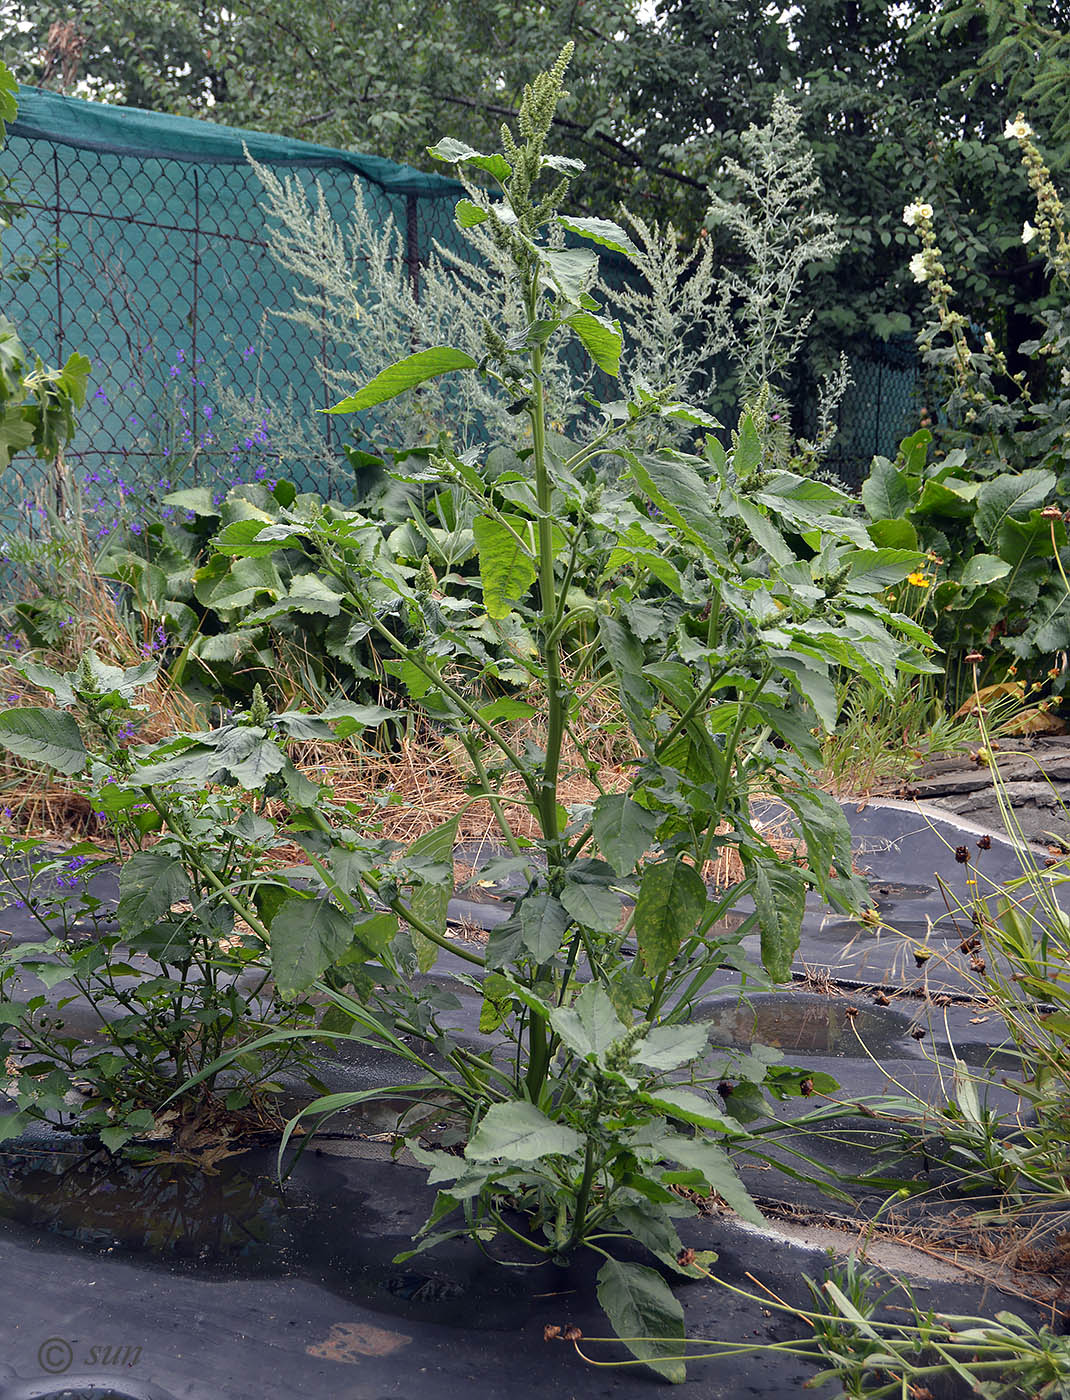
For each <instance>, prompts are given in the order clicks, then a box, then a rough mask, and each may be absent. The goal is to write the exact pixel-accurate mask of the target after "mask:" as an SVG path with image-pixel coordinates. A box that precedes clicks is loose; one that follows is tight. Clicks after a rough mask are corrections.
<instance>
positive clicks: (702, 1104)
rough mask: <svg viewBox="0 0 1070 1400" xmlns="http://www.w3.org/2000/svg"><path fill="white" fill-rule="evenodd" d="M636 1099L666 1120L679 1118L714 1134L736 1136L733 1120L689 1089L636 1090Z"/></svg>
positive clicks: (736, 1124)
mask: <svg viewBox="0 0 1070 1400" xmlns="http://www.w3.org/2000/svg"><path fill="white" fill-rule="evenodd" d="M637 1097H638V1098H639V1099H640V1101H641V1102H642V1103H645V1104H649V1105H650V1107H651V1108H656V1109H657V1110H658V1112H659V1113H664V1114H665V1116H666V1117H667V1118H679V1119H680V1121H681V1122H682V1123H693V1124H694V1125H695V1127H696V1128H712V1129H713V1130H714V1131H715V1132H719V1133H730V1134H733V1135H738V1134H739V1131H740V1128H739V1124H738V1123H737V1122H736V1120H735V1119H734V1118H730V1117H729V1116H728V1115H727V1114H725V1113H721V1112H720V1111H719V1110H718V1109H717V1108H715V1107H714V1105H713V1104H712V1103H710V1101H709V1099H704V1098H700V1097H699V1095H698V1094H693V1093H692V1092H691V1091H690V1089H652V1090H650V1091H644V1090H638V1091H637Z"/></svg>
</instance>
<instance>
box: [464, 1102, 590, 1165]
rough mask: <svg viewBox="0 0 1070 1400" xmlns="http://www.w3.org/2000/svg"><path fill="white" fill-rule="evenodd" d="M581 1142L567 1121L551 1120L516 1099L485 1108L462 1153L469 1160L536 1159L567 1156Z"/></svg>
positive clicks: (515, 1160) (510, 1160)
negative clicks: (557, 1121)
mask: <svg viewBox="0 0 1070 1400" xmlns="http://www.w3.org/2000/svg"><path fill="white" fill-rule="evenodd" d="M582 1144H583V1138H582V1137H581V1136H580V1135H579V1133H577V1132H575V1131H574V1130H573V1129H572V1128H570V1127H568V1126H567V1124H565V1123H555V1122H554V1121H553V1119H551V1118H547V1116H546V1115H545V1113H540V1112H539V1110H538V1109H537V1108H536V1107H535V1105H534V1104H533V1103H525V1102H524V1101H523V1100H519V1099H518V1100H514V1101H513V1102H511V1103H497V1104H494V1105H493V1106H492V1107H491V1108H489V1109H488V1110H487V1112H486V1114H485V1115H484V1117H483V1121H482V1122H481V1123H480V1125H479V1127H478V1128H477V1129H476V1131H475V1132H474V1133H473V1134H472V1137H471V1138H470V1140H469V1142H468V1146H467V1147H466V1148H465V1149H464V1155H465V1157H467V1159H468V1160H469V1161H470V1162H492V1161H496V1160H498V1159H500V1158H504V1159H505V1160H506V1161H508V1162H537V1161H538V1160H539V1159H540V1157H551V1156H567V1155H568V1154H569V1153H571V1152H575V1151H576V1150H577V1149H578V1148H579V1147H581V1146H582Z"/></svg>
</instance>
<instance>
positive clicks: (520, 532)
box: [472, 515, 535, 621]
mask: <svg viewBox="0 0 1070 1400" xmlns="http://www.w3.org/2000/svg"><path fill="white" fill-rule="evenodd" d="M508 521H509V524H508V525H506V524H505V523H504V522H503V521H501V520H496V519H494V518H493V517H491V516H489V515H477V516H476V517H475V519H474V520H473V521H472V533H473V534H474V535H475V540H476V549H477V551H478V553H479V577H480V580H481V581H482V584H483V603H484V606H485V607H486V609H487V613H488V615H489V616H490V617H492V618H494V619H496V620H499V621H500V620H501V619H502V618H503V617H508V616H509V613H510V612H511V611H512V608H513V605H514V604H516V603H518V602H520V600H521V599H522V598H523V597H524V596H525V595H526V594H527V592H528V589H529V588H530V587H531V585H532V584H533V583H534V582H535V559H534V554H533V549H532V548H531V547H529V546H528V544H527V543H526V541H525V536H528V535H530V531H531V522H530V521H527V520H524V519H522V518H521V517H520V516H510V517H508ZM510 527H511V528H510Z"/></svg>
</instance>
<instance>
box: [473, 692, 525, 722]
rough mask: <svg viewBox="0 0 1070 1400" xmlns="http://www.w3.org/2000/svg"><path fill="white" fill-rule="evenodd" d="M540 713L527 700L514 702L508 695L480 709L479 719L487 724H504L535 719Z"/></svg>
mask: <svg viewBox="0 0 1070 1400" xmlns="http://www.w3.org/2000/svg"><path fill="white" fill-rule="evenodd" d="M538 713H539V711H538V710H537V709H536V708H535V706H534V705H529V704H528V702H527V701H526V700H514V699H512V698H511V697H510V696H508V695H502V696H499V698H498V699H497V700H492V701H491V702H490V704H489V705H481V706H480V707H479V717H480V719H482V720H485V721H486V722H487V724H502V723H506V722H508V721H509V720H513V719H534V717H535V716H536V715H537V714H538Z"/></svg>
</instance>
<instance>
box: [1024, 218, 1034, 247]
mask: <svg viewBox="0 0 1070 1400" xmlns="http://www.w3.org/2000/svg"><path fill="white" fill-rule="evenodd" d="M1036 236H1037V231H1036V229H1035V228H1034V227H1033V225H1032V224H1031V223H1030V222H1029V220H1028V219H1026V221H1025V223H1024V224H1023V225H1022V242H1023V243H1031V242H1032V241H1033V239H1034V238H1036Z"/></svg>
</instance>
